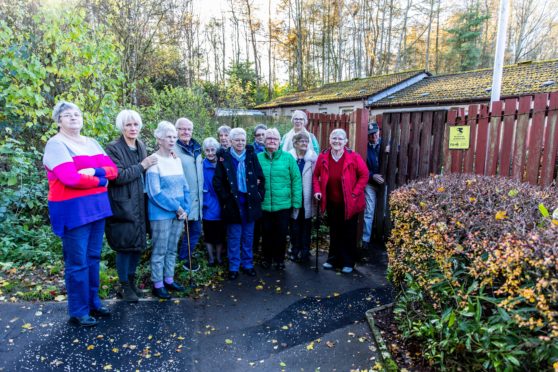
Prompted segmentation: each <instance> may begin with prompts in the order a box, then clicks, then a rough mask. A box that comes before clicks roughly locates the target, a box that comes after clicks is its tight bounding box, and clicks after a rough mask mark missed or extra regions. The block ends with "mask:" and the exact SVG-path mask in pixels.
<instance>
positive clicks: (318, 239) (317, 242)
mask: <svg viewBox="0 0 558 372" xmlns="http://www.w3.org/2000/svg"><path fill="white" fill-rule="evenodd" d="M316 205H317V208H316V269H315V270H316V272H318V250H319V248H320V200H318V202H317V203H316Z"/></svg>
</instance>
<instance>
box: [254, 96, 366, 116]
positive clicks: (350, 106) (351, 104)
mask: <svg viewBox="0 0 558 372" xmlns="http://www.w3.org/2000/svg"><path fill="white" fill-rule="evenodd" d="M359 108H364V100H354V101H343V102H329V103H323V104H312V105H300V106H285V107H275V108H270V109H262V110H261V111H263V112H265V114H266V115H269V116H291V115H292V113H293V112H294V111H295V110H306V111H308V112H318V113H322V114H350V113H351V112H353V111H355V110H356V109H359Z"/></svg>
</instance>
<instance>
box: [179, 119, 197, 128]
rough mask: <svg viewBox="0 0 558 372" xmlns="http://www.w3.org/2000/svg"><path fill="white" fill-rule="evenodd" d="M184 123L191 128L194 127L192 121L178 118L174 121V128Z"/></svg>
mask: <svg viewBox="0 0 558 372" xmlns="http://www.w3.org/2000/svg"><path fill="white" fill-rule="evenodd" d="M183 121H185V122H186V123H188V124H192V128H193V127H194V123H192V120H190V119H188V118H179V119H178V120H176V123H174V127H175V128H176V127H177V126H178V124H179V123H180V122H183Z"/></svg>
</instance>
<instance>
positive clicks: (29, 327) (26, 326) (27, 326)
mask: <svg viewBox="0 0 558 372" xmlns="http://www.w3.org/2000/svg"><path fill="white" fill-rule="evenodd" d="M21 328H23V329H28V330H32V329H33V326H32V325H31V323H25V324H24V325H22V326H21Z"/></svg>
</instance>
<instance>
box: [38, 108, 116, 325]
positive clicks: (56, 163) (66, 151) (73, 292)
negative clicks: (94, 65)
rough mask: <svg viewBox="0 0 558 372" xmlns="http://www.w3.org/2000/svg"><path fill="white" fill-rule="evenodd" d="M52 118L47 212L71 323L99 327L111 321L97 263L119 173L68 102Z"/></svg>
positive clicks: (47, 157)
mask: <svg viewBox="0 0 558 372" xmlns="http://www.w3.org/2000/svg"><path fill="white" fill-rule="evenodd" d="M52 118H53V119H54V121H55V122H56V123H57V124H58V127H59V132H58V134H56V135H55V136H53V137H52V138H50V139H49V140H48V142H47V144H46V147H45V153H44V156H43V164H44V166H45V168H46V171H47V178H48V186H49V192H48V209H49V214H50V221H51V224H52V230H53V231H54V233H55V234H56V235H58V236H59V237H60V238H61V239H62V249H63V253H64V265H65V281H66V291H67V292H68V312H69V314H70V322H71V323H74V324H77V325H80V326H94V325H96V324H97V320H96V319H95V316H97V317H98V316H101V317H103V316H109V315H110V311H109V310H108V308H107V307H105V306H103V304H102V303H101V300H100V299H99V262H100V259H101V246H102V243H103V233H104V229H105V218H106V217H109V216H111V215H112V212H111V208H110V203H109V199H108V194H107V185H108V182H109V180H114V179H115V178H116V176H117V175H118V169H117V167H116V165H115V164H114V163H113V161H112V160H111V159H110V158H109V157H108V156H107V154H106V153H105V151H104V150H103V148H102V147H101V146H100V145H99V143H97V141H95V140H94V139H92V138H89V137H85V136H82V135H81V129H82V128H83V117H82V113H81V111H80V109H79V108H78V107H77V106H76V105H74V104H73V103H70V102H64V101H62V102H59V103H58V104H57V105H56V106H55V107H54V110H53V114H52Z"/></svg>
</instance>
